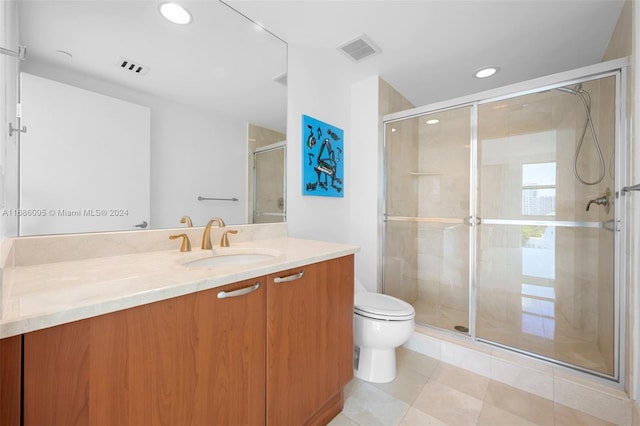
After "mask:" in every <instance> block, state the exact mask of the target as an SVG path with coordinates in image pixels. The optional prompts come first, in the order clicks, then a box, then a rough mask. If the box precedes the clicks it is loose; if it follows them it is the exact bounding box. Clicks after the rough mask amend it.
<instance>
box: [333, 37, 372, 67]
mask: <svg viewBox="0 0 640 426" xmlns="http://www.w3.org/2000/svg"><path fill="white" fill-rule="evenodd" d="M338 50H340V51H341V52H342V53H344V54H345V55H347V56H348V57H349V59H351V60H352V61H354V62H360V61H361V60H363V59H365V58H368V57H369V56H373V55H375V54H376V53H380V48H379V47H378V46H376V45H375V44H373V42H372V41H371V39H369V37H367V36H366V35H364V34H362V35H361V36H358V37H357V38H355V39H353V40H351V41H348V42H346V43H345V44H343V45H342V46H339V47H338Z"/></svg>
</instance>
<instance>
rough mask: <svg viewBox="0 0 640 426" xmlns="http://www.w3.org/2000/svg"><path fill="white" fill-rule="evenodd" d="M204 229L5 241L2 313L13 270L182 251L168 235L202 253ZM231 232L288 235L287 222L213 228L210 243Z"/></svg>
mask: <svg viewBox="0 0 640 426" xmlns="http://www.w3.org/2000/svg"><path fill="white" fill-rule="evenodd" d="M203 230H204V227H196V228H173V229H158V230H147V231H123V232H98V233H88V234H65V235H44V236H34V237H14V238H5V239H4V240H3V241H2V243H0V266H1V267H2V273H1V274H0V314H1V313H3V312H5V303H6V301H7V299H8V297H7V296H8V294H9V292H10V291H11V282H12V280H11V275H12V274H13V269H14V267H18V266H30V265H38V264H44V263H57V262H68V261H74V260H83V259H93V258H99V257H110V256H121V255H126V254H134V253H145V252H151V251H160V250H172V249H175V250H176V251H177V250H179V248H180V240H169V235H176V234H182V233H185V234H187V235H188V236H189V239H190V240H191V245H192V247H193V250H194V251H195V250H200V243H201V241H202V234H203ZM228 230H237V231H238V234H234V235H231V236H229V240H230V241H231V244H232V245H233V243H234V242H243V241H251V240H264V239H271V238H282V237H287V236H288V228H287V224H286V223H273V224H258V225H228V226H226V227H225V228H218V227H212V228H211V241H212V245H213V246H214V247H216V246H217V245H218V244H219V241H220V238H221V236H222V233H223V231H228Z"/></svg>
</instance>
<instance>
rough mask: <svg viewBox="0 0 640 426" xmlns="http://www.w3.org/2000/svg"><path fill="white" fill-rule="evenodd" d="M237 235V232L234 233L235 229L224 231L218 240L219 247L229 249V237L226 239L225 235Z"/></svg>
mask: <svg viewBox="0 0 640 426" xmlns="http://www.w3.org/2000/svg"><path fill="white" fill-rule="evenodd" d="M237 233H238V231H236V230H235V229H230V230H228V231H224V233H223V234H222V238H221V239H220V247H229V237H227V234H237Z"/></svg>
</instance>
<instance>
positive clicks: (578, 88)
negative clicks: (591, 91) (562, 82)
mask: <svg viewBox="0 0 640 426" xmlns="http://www.w3.org/2000/svg"><path fill="white" fill-rule="evenodd" d="M556 90H559V91H561V92H565V93H571V94H572V95H577V94H578V93H580V91H581V90H582V83H579V84H576V86H575V87H556Z"/></svg>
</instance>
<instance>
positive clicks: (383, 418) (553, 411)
mask: <svg viewBox="0 0 640 426" xmlns="http://www.w3.org/2000/svg"><path fill="white" fill-rule="evenodd" d="M397 357H398V358H397V362H398V377H397V378H396V379H395V380H394V381H393V382H391V383H386V384H373V383H368V382H364V381H362V380H358V379H353V380H352V381H351V382H350V383H349V385H347V387H346V389H345V406H344V410H343V411H342V413H341V414H339V415H338V416H337V417H336V418H335V419H333V420H332V421H331V422H330V423H329V425H330V426H354V425H359V426H376V425H381V426H392V425H402V426H423V425H452V426H467V425H491V426H501V425H504V426H516V425H557V426H561V425H566V426H579V425H609V424H611V423H607V422H605V421H603V420H600V419H598V418H595V417H592V416H590V415H588V414H585V413H582V412H579V411H576V410H574V409H571V408H569V407H566V406H563V405H561V404H558V403H554V402H553V401H550V400H548V399H544V398H541V397H539V396H537V395H533V394H530V393H527V392H524V391H522V390H519V389H516V388H513V387H511V386H508V385H505V384H503V383H500V382H497V381H495V380H491V379H489V378H487V377H483V376H480V375H477V374H475V373H472V372H469V371H467V370H463V369H461V368H458V367H455V366H452V365H450V364H447V363H444V362H440V361H438V360H435V359H433V358H430V357H427V356H424V355H421V354H419V353H417V352H413V351H411V350H408V349H405V348H402V347H401V348H398V349H397Z"/></svg>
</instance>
